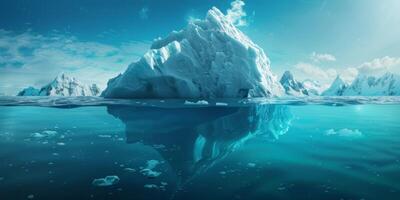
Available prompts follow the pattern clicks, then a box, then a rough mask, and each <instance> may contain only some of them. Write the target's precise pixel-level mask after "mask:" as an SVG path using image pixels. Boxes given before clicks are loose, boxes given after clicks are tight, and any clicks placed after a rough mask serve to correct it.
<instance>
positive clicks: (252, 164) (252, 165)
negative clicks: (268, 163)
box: [247, 163, 256, 167]
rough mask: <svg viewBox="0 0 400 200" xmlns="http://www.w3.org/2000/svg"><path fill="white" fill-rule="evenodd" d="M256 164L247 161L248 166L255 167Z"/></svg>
mask: <svg viewBox="0 0 400 200" xmlns="http://www.w3.org/2000/svg"><path fill="white" fill-rule="evenodd" d="M255 166H256V164H255V163H247V167H255Z"/></svg>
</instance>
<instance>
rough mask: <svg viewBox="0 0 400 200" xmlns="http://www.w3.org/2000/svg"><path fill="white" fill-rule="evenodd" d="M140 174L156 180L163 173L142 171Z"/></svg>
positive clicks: (150, 170) (148, 170) (149, 170)
mask: <svg viewBox="0 0 400 200" xmlns="http://www.w3.org/2000/svg"><path fill="white" fill-rule="evenodd" d="M140 173H142V174H143V175H144V176H146V177H148V178H156V177H158V176H160V175H161V172H157V171H153V170H152V169H142V170H140Z"/></svg>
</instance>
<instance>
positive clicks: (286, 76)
mask: <svg viewBox="0 0 400 200" xmlns="http://www.w3.org/2000/svg"><path fill="white" fill-rule="evenodd" d="M279 82H280V83H281V85H282V87H283V88H284V89H285V93H286V94H287V95H291V96H308V95H309V93H308V91H307V89H305V88H304V85H303V83H301V82H299V81H297V80H296V79H295V78H294V77H293V74H292V73H291V72H290V71H285V73H283V75H282V77H281V80H280V81H279Z"/></svg>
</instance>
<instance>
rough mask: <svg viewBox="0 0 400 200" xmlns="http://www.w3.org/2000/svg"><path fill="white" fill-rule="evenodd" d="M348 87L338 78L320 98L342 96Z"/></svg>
mask: <svg viewBox="0 0 400 200" xmlns="http://www.w3.org/2000/svg"><path fill="white" fill-rule="evenodd" d="M348 87H349V85H348V84H347V83H346V82H344V81H343V79H342V78H341V77H340V76H337V77H336V79H335V80H334V81H333V82H332V84H331V86H330V87H329V88H328V89H327V90H325V91H324V92H323V93H322V96H342V95H343V94H344V92H345V91H346V89H347V88H348Z"/></svg>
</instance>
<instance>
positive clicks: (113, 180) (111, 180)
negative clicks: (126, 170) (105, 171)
mask: <svg viewBox="0 0 400 200" xmlns="http://www.w3.org/2000/svg"><path fill="white" fill-rule="evenodd" d="M119 180H120V179H119V177H118V176H115V175H114V176H106V177H105V178H98V179H94V180H93V182H92V185H94V186H99V187H105V186H111V185H115V184H117V183H118V182H119Z"/></svg>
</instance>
